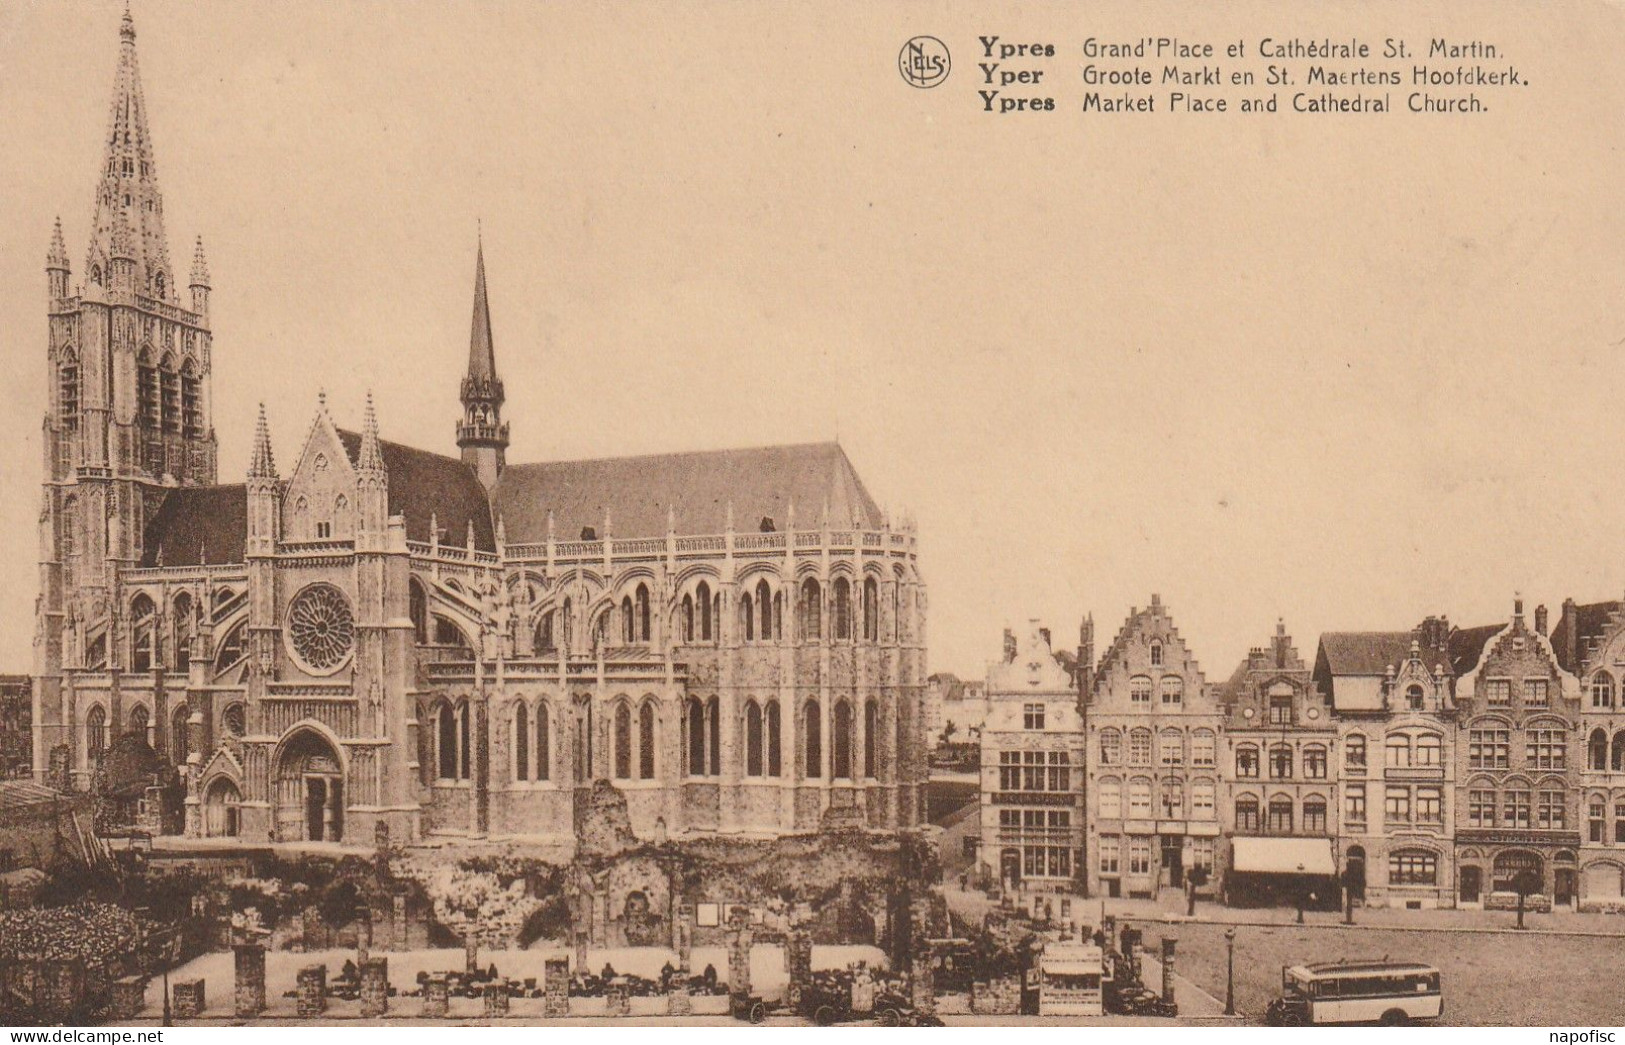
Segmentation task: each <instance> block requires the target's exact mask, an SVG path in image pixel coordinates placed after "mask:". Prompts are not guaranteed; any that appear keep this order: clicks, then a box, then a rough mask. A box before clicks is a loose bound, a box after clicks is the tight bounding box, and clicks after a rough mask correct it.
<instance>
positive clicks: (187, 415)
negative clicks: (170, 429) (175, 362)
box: [181, 360, 203, 439]
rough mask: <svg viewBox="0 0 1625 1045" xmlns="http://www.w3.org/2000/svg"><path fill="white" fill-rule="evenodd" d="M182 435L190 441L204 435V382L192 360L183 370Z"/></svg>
mask: <svg viewBox="0 0 1625 1045" xmlns="http://www.w3.org/2000/svg"><path fill="white" fill-rule="evenodd" d="M181 434H182V435H184V436H185V437H186V438H188V439H197V438H200V437H201V436H202V435H203V382H201V381H200V380H198V377H197V372H196V370H195V369H194V367H193V366H192V363H191V361H190V360H188V361H187V363H186V365H185V366H184V367H182V368H181Z"/></svg>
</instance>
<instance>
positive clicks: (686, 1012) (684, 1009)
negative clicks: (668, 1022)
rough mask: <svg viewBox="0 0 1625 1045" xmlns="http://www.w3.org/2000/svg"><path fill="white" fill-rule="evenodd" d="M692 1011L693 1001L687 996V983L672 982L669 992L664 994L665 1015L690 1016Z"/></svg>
mask: <svg viewBox="0 0 1625 1045" xmlns="http://www.w3.org/2000/svg"><path fill="white" fill-rule="evenodd" d="M693 1013H694V1001H693V999H691V998H690V997H689V996H688V984H687V983H681V984H678V983H674V984H672V987H671V992H670V993H668V994H667V995H666V1015H668V1016H690V1015H693Z"/></svg>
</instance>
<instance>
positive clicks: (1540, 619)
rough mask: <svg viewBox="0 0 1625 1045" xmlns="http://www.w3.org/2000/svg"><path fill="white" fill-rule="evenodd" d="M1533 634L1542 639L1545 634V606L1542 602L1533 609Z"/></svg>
mask: <svg viewBox="0 0 1625 1045" xmlns="http://www.w3.org/2000/svg"><path fill="white" fill-rule="evenodd" d="M1535 634H1537V635H1540V636H1543V637H1544V636H1545V634H1546V604H1545V603H1544V602H1543V603H1541V604H1540V605H1539V606H1536V607H1535Z"/></svg>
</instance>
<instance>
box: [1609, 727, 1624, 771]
mask: <svg viewBox="0 0 1625 1045" xmlns="http://www.w3.org/2000/svg"><path fill="white" fill-rule="evenodd" d="M1608 768H1609V769H1612V770H1614V771H1615V772H1619V771H1622V770H1625V729H1622V730H1620V731H1619V732H1618V733H1615V734H1614V751H1613V754H1612V755H1611V756H1610V757H1609V760H1608Z"/></svg>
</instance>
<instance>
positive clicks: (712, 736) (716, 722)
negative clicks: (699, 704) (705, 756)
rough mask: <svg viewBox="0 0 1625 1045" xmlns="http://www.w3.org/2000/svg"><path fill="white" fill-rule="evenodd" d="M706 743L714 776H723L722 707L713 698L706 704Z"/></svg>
mask: <svg viewBox="0 0 1625 1045" xmlns="http://www.w3.org/2000/svg"><path fill="white" fill-rule="evenodd" d="M705 724H706V727H707V728H706V738H705V739H706V741H707V746H708V747H709V748H710V749H711V750H710V756H711V758H710V763H711V764H710V769H711V775H712V776H721V775H722V706H721V705H720V704H719V703H718V702H717V698H716V697H712V698H711V699H710V700H708V701H706V702H705Z"/></svg>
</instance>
